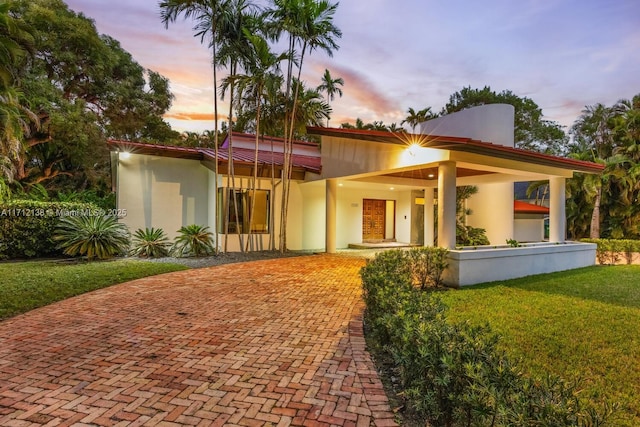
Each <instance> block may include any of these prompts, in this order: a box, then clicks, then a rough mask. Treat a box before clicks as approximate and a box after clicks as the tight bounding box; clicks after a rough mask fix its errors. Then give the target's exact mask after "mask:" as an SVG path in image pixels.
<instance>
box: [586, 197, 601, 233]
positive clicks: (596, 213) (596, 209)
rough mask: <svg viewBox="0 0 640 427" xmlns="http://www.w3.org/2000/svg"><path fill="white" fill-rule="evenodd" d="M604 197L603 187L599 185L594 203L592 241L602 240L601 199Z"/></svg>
mask: <svg viewBox="0 0 640 427" xmlns="http://www.w3.org/2000/svg"><path fill="white" fill-rule="evenodd" d="M601 196H602V186H601V185H598V188H597V190H596V198H595V200H594V202H593V212H592V213H591V227H590V231H589V237H590V238H592V239H599V238H600V198H601Z"/></svg>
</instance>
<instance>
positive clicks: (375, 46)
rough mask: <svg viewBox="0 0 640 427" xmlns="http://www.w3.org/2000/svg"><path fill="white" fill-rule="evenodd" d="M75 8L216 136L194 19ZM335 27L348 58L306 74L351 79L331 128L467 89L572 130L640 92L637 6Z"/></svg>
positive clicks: (426, 7)
mask: <svg viewBox="0 0 640 427" xmlns="http://www.w3.org/2000/svg"><path fill="white" fill-rule="evenodd" d="M66 2H67V4H68V5H69V7H70V8H71V9H73V10H75V11H77V12H82V13H84V14H85V15H86V16H88V17H90V18H92V19H94V20H95V22H96V26H97V28H98V31H99V32H101V33H105V34H109V35H110V36H112V37H114V38H115V39H117V40H119V41H120V42H121V44H122V46H123V47H124V48H125V49H126V50H128V51H129V52H130V53H131V54H132V55H133V57H134V59H135V60H136V61H138V62H139V63H140V64H141V65H142V66H144V67H146V68H150V69H153V70H155V71H157V72H160V73H161V74H163V75H164V76H166V77H167V78H169V79H170V81H171V89H172V91H173V93H174V94H175V95H176V99H175V101H174V104H173V107H172V109H171V110H170V112H169V114H168V115H167V116H166V118H167V120H168V121H169V122H170V123H171V125H172V126H173V127H174V129H176V130H180V131H182V130H190V131H202V130H205V129H212V128H213V78H212V71H211V65H210V53H209V51H208V50H207V48H206V47H204V46H202V45H200V42H199V40H198V39H196V38H194V37H193V32H192V30H191V26H192V23H191V22H184V21H180V22H178V23H176V24H171V25H170V26H169V28H168V29H165V28H164V25H163V24H162V23H161V21H160V17H159V7H158V1H157V0H136V1H131V0H66ZM335 21H336V25H337V26H338V27H339V28H340V29H341V30H342V32H343V36H342V39H340V40H339V45H340V50H338V51H337V52H335V53H334V56H333V57H331V58H330V57H328V56H327V55H326V54H324V53H320V52H316V53H314V54H313V55H312V56H311V57H309V59H308V60H307V61H306V62H305V66H304V70H303V79H304V80H305V81H306V82H307V84H308V85H309V86H317V85H318V84H319V83H320V77H321V75H322V73H323V72H324V70H325V68H328V69H329V70H330V71H331V74H332V75H333V76H334V77H342V78H343V79H344V80H345V85H344V87H343V91H344V96H343V97H342V98H336V100H335V101H333V103H332V107H333V109H334V113H333V116H332V121H331V123H332V125H338V124H339V123H342V122H345V121H350V122H353V121H355V119H356V118H357V117H360V118H362V119H363V120H364V121H365V122H370V121H374V120H378V121H383V122H385V123H387V124H390V123H392V122H396V123H398V124H399V123H400V122H401V121H402V119H403V118H405V117H406V111H407V109H408V108H409V107H413V108H414V109H422V108H424V107H427V106H431V107H432V109H433V110H434V111H439V110H440V109H441V108H442V107H443V106H444V104H445V103H446V102H447V101H448V99H449V96H450V95H451V94H452V93H454V92H456V91H458V90H460V89H462V88H463V87H465V86H471V87H473V88H482V87H484V86H485V85H489V86H491V88H492V89H493V90H496V91H502V90H505V89H508V90H511V91H513V92H514V93H515V94H517V95H519V96H527V97H529V98H531V99H533V100H534V101H535V102H536V103H537V104H538V105H539V106H540V107H541V108H542V110H543V113H544V115H545V118H547V119H549V120H555V121H558V122H560V123H561V124H562V125H565V126H570V125H571V124H572V123H573V121H574V120H575V119H576V118H577V117H578V116H579V114H580V111H581V110H582V109H583V108H584V107H585V106H586V105H593V104H595V103H598V102H600V103H603V104H605V105H611V104H613V103H614V102H616V101H617V100H619V99H621V98H627V99H628V98H631V97H632V96H633V95H635V94H638V93H640V1H638V0H582V1H577V0H519V1H512V0H486V1H483V2H479V1H471V0H449V1H446V2H443V1H432V0H342V1H341V2H340V5H339V7H338V12H337V14H336V17H335ZM225 111H226V110H225Z"/></svg>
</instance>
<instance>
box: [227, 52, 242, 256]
mask: <svg viewBox="0 0 640 427" xmlns="http://www.w3.org/2000/svg"><path fill="white" fill-rule="evenodd" d="M236 68H237V65H236V64H235V63H234V64H231V67H230V68H229V69H230V71H231V73H230V75H232V76H233V75H235V73H236ZM233 92H234V84H233V82H232V83H231V85H230V86H229V136H228V137H227V139H228V140H229V146H228V156H229V159H228V161H229V176H230V177H231V201H232V203H233V209H234V214H235V218H236V232H237V234H238V243H239V244H240V251H241V252H244V238H243V231H244V230H242V224H239V221H238V220H239V215H238V198H237V197H236V194H237V193H236V174H235V170H234V165H233ZM227 232H228V226H227Z"/></svg>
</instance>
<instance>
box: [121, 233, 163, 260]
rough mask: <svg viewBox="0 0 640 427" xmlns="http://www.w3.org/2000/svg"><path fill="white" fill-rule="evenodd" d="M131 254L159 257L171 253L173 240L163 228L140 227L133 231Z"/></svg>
mask: <svg viewBox="0 0 640 427" xmlns="http://www.w3.org/2000/svg"><path fill="white" fill-rule="evenodd" d="M131 246H132V247H131V251H130V254H131V255H134V256H138V257H143V258H157V257H163V256H167V255H169V248H170V247H171V242H170V241H169V239H168V237H167V234H166V233H165V232H164V230H163V229H161V228H153V227H152V228H145V229H144V230H143V229H141V228H139V229H137V230H136V231H135V233H133V242H132V245H131Z"/></svg>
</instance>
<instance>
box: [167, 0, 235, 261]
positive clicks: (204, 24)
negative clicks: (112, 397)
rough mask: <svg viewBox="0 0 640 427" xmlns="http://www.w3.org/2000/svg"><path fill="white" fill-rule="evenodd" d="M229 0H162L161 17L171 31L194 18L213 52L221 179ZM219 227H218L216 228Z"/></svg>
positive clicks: (196, 28)
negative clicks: (222, 66)
mask: <svg viewBox="0 0 640 427" xmlns="http://www.w3.org/2000/svg"><path fill="white" fill-rule="evenodd" d="M228 4H229V1H228V0H162V1H160V4H159V5H160V18H161V19H162V22H163V23H164V24H165V27H166V28H168V26H169V23H173V22H175V21H176V20H177V19H178V16H180V15H183V17H184V18H185V19H193V20H194V21H195V26H194V27H193V30H194V31H195V32H196V33H195V36H196V37H198V36H199V37H200V42H201V43H204V42H205V40H206V41H208V43H209V47H210V48H211V52H212V68H213V92H214V96H213V116H214V117H213V120H214V137H213V147H214V156H215V158H216V161H215V167H214V169H215V170H214V172H215V175H216V180H217V179H218V146H219V143H218V96H217V93H218V74H217V69H218V65H219V64H218V52H217V50H218V47H219V38H220V37H219V36H220V34H219V33H220V32H219V27H220V25H221V19H222V18H223V17H224V16H225V15H224V14H223V11H224V10H225V9H226V8H228ZM213 193H214V194H213V203H214V205H215V206H218V191H217V188H216V191H214V192H213ZM216 228H217V227H216ZM214 247H215V251H216V253H217V251H218V230H217V229H216V232H215V233H214Z"/></svg>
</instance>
